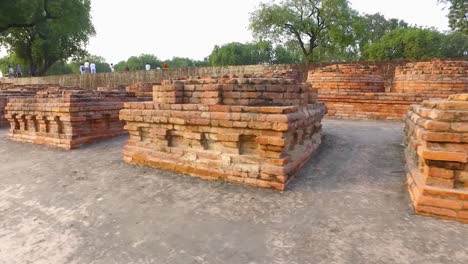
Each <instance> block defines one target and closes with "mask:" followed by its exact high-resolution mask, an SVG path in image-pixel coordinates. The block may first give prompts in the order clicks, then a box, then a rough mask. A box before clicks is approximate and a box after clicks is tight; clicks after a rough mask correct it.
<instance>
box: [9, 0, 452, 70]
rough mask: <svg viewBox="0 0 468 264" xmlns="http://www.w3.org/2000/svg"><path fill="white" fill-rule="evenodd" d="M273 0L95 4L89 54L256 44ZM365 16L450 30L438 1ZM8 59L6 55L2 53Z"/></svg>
mask: <svg viewBox="0 0 468 264" xmlns="http://www.w3.org/2000/svg"><path fill="white" fill-rule="evenodd" d="M265 1H268V0H197V1H193V0H132V1H128V0H92V17H93V22H94V25H95V28H96V32H97V34H96V37H93V38H92V39H91V40H90V43H89V46H88V51H90V52H91V53H92V54H95V55H99V56H103V57H104V58H106V60H107V62H109V63H111V62H112V63H117V62H119V61H121V60H125V59H127V58H128V57H130V56H133V55H139V54H142V53H150V54H154V55H156V56H158V57H159V58H160V59H170V58H172V57H173V56H178V57H190V58H193V59H200V60H201V59H203V58H204V57H206V56H208V55H209V54H210V53H211V51H212V50H213V47H214V45H216V44H217V45H222V44H225V43H229V42H233V41H236V42H246V41H250V40H252V35H251V33H250V31H249V30H248V24H249V13H250V12H252V11H253V10H254V9H255V7H256V6H258V4H259V3H260V2H265ZM350 2H351V5H352V7H353V8H354V9H356V10H358V11H360V12H361V13H377V12H380V13H382V14H383V15H385V16H386V17H387V18H399V19H403V20H405V21H406V22H408V23H410V24H417V25H420V26H429V27H436V28H438V29H439V30H448V19H447V18H446V14H447V11H445V10H442V6H441V5H438V4H437V0H350ZM0 55H5V51H0Z"/></svg>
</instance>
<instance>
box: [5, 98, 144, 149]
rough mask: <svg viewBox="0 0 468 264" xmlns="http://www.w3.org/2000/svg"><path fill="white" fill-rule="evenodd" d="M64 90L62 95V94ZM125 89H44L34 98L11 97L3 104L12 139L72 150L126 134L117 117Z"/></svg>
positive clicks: (122, 124)
mask: <svg viewBox="0 0 468 264" xmlns="http://www.w3.org/2000/svg"><path fill="white" fill-rule="evenodd" d="M63 93H64V94H63ZM134 100H135V97H134V95H133V94H129V93H126V92H90V91H88V92H83V91H68V92H62V93H60V92H59V93H55V92H54V93H49V92H45V93H43V94H41V95H39V96H38V97H34V98H13V99H10V100H9V102H8V105H7V107H6V113H7V115H6V117H7V119H8V121H9V122H10V132H9V137H10V139H12V140H15V141H20V142H28V143H34V144H45V145H49V146H55V147H61V148H65V149H72V148H77V147H80V146H82V145H83V144H88V143H92V142H96V141H99V140H102V139H106V138H110V137H114V136H118V135H122V134H125V133H126V131H125V130H124V129H123V126H124V123H123V122H121V121H120V120H119V118H118V113H119V111H120V110H121V109H122V108H123V104H124V102H128V101H134Z"/></svg>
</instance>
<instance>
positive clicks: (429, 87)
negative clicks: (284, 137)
mask: <svg viewBox="0 0 468 264" xmlns="http://www.w3.org/2000/svg"><path fill="white" fill-rule="evenodd" d="M467 65H468V64H467V62H466V61H438V60H436V61H432V62H418V63H408V64H405V65H404V66H398V67H397V69H398V70H397V71H396V76H395V87H394V88H393V90H394V91H393V92H384V88H383V87H384V79H385V78H383V77H382V76H380V74H381V72H382V70H381V69H380V68H379V67H377V66H362V65H357V64H353V65H336V66H333V65H332V66H326V67H324V68H320V69H317V70H315V71H313V72H310V73H309V78H308V82H309V83H311V84H312V86H313V87H314V88H317V90H318V98H319V99H320V100H321V101H323V102H325V104H326V105H327V107H328V110H329V112H328V116H329V117H333V118H343V119H384V120H402V119H403V116H404V114H405V113H406V111H407V110H408V108H409V106H410V105H411V104H414V103H418V102H421V101H423V100H427V99H430V98H447V97H448V96H449V95H450V94H454V93H460V92H468V86H467V85H468V79H467V78H468V77H467V76H468V74H467V73H468V72H467V70H468V68H467ZM377 76H380V77H377ZM386 90H388V88H387V89H386Z"/></svg>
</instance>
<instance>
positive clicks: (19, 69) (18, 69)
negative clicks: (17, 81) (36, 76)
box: [16, 64, 23, 78]
mask: <svg viewBox="0 0 468 264" xmlns="http://www.w3.org/2000/svg"><path fill="white" fill-rule="evenodd" d="M21 76H23V70H22V69H21V66H20V65H19V64H16V77H18V78H21Z"/></svg>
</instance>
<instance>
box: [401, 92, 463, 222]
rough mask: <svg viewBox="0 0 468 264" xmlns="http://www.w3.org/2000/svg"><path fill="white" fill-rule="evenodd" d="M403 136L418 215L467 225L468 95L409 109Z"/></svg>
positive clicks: (409, 184) (411, 188) (427, 102)
mask: <svg viewBox="0 0 468 264" xmlns="http://www.w3.org/2000/svg"><path fill="white" fill-rule="evenodd" d="M405 132H406V144H407V147H406V152H405V154H406V161H407V166H408V186H409V191H410V194H411V199H412V200H413V204H414V209H415V211H416V213H418V214H422V215H430V216H435V217H440V218H444V219H452V220H457V221H461V222H467V223H468V165H467V163H468V94H464V95H456V96H452V97H451V98H450V99H449V100H433V101H425V102H423V103H422V104H421V105H413V106H412V107H411V109H410V111H409V112H408V114H407V118H406V129H405Z"/></svg>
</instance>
